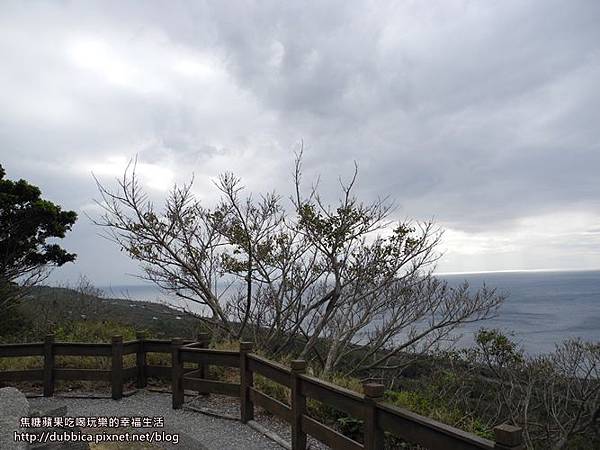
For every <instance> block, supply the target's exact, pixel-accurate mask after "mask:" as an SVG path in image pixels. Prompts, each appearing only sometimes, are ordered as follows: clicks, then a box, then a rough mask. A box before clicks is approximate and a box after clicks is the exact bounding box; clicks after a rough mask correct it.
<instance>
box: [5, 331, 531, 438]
mask: <svg viewBox="0 0 600 450" xmlns="http://www.w3.org/2000/svg"><path fill="white" fill-rule="evenodd" d="M208 342H209V336H208V335H207V334H205V333H202V334H199V335H198V337H197V339H196V340H195V341H190V340H182V339H173V340H163V339H146V338H145V336H144V334H143V333H141V332H140V333H137V334H136V339H135V340H133V341H125V342H124V341H123V338H122V337H121V336H114V337H113V338H112V342H111V343H110V344H92V343H63V342H55V341H54V336H53V335H48V336H46V338H45V340H44V342H39V343H27V344H2V345H0V358H4V357H21V356H42V357H43V359H44V365H43V368H38V369H28V370H10V371H0V381H2V382H5V381H16V382H19V381H39V382H42V383H43V392H44V396H52V395H53V394H54V386H55V383H56V381H59V380H92V381H95V380H100V381H107V382H110V384H111V394H112V398H113V399H115V400H119V399H120V398H122V396H123V385H124V383H125V382H127V381H132V380H135V382H136V387H137V388H144V387H146V384H147V379H148V378H149V377H161V378H167V379H170V380H171V391H172V406H173V408H175V409H178V408H181V407H182V406H183V404H184V391H185V390H193V391H196V392H198V393H199V394H210V393H214V394H223V395H229V396H232V397H238V398H239V399H240V417H241V420H242V422H243V423H248V422H251V421H253V420H254V409H255V407H256V406H259V407H261V408H263V409H265V410H266V411H268V412H270V413H271V414H273V415H275V416H277V417H280V418H281V419H283V420H285V421H287V422H288V423H289V424H290V426H291V429H292V437H291V440H292V442H291V447H292V449H293V450H305V449H306V441H307V435H310V436H312V437H314V438H316V439H317V440H319V441H321V442H323V443H325V444H327V445H328V446H330V447H331V448H333V449H340V450H380V449H383V441H384V436H385V434H386V433H389V434H392V435H395V436H397V437H399V438H401V439H404V440H406V441H409V442H413V443H415V444H420V445H422V446H424V447H426V448H428V449H430V450H521V449H523V448H524V446H523V440H522V436H521V429H520V428H518V427H514V426H511V425H507V424H502V425H499V426H497V427H495V428H494V435H495V442H494V441H490V440H488V439H483V438H480V437H478V436H475V435H473V434H470V433H467V432H464V431H462V430H459V429H457V428H454V427H451V426H449V425H445V424H442V423H440V422H437V421H435V420H432V419H429V418H427V417H423V416H420V415H418V414H415V413H413V412H411V411H408V410H406V409H402V408H398V407H395V406H392V405H389V404H386V403H384V402H383V396H384V387H383V385H381V384H376V383H366V384H364V385H363V392H364V394H359V393H357V392H354V391H350V390H348V389H344V388H342V387H339V386H336V385H334V384H331V383H328V382H325V381H323V380H319V379H318V378H315V377H312V376H309V375H307V374H306V373H305V372H306V362H305V361H302V360H294V361H292V362H291V366H290V367H289V368H288V367H286V366H284V365H281V364H278V363H276V362H273V361H270V360H268V359H265V358H263V357H261V356H258V355H256V354H253V353H252V343H250V342H240V349H239V351H231V350H214V349H209V348H208ZM147 353H166V354H170V355H171V366H170V367H168V366H155V365H149V364H147ZM130 354H135V355H136V359H135V361H136V365H135V366H133V367H128V368H125V367H124V366H123V356H124V355H130ZM56 355H58V356H63V355H70V356H100V357H106V358H110V360H111V369H110V370H101V369H66V368H60V367H56V365H55V356H56ZM190 365H192V366H193V367H189V366H190ZM211 365H216V366H225V367H233V368H239V371H240V383H239V384H238V383H227V382H221V381H216V380H211V379H208V378H207V374H208V370H207V369H208V366H211ZM185 366H188V367H185ZM255 374H258V375H261V376H263V377H265V378H267V379H269V380H271V381H273V382H275V383H278V384H280V385H282V386H284V387H286V388H288V389H289V391H290V398H289V404H286V403H283V402H281V401H279V400H278V399H275V398H273V397H271V396H269V395H267V394H266V393H264V392H261V391H260V390H259V389H258V388H257V387H256V386H255V383H254V379H255ZM307 399H314V400H317V401H320V402H322V403H325V404H327V405H328V406H330V407H333V408H335V409H338V410H340V411H342V412H344V413H346V414H348V415H349V416H351V417H353V418H355V419H357V420H360V421H362V423H363V426H362V430H363V433H362V434H363V436H362V440H361V441H360V442H358V441H355V440H353V439H350V438H349V437H347V436H345V435H343V434H341V433H340V432H338V431H336V430H334V429H333V428H331V427H329V426H327V425H326V424H323V423H320V422H319V421H317V420H315V419H314V418H312V417H310V416H309V415H308V411H307V407H306V404H307Z"/></svg>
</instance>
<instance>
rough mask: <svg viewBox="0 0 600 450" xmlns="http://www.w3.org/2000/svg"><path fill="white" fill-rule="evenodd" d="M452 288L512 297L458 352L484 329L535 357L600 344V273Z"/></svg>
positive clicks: (169, 300)
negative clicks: (569, 342)
mask: <svg viewBox="0 0 600 450" xmlns="http://www.w3.org/2000/svg"><path fill="white" fill-rule="evenodd" d="M435 276H437V277H439V278H440V279H443V280H446V281H448V283H449V284H450V285H454V286H456V285H458V284H460V283H462V282H463V281H467V282H468V283H469V285H470V287H471V288H472V289H477V288H479V287H481V286H483V285H484V284H485V285H486V286H487V287H488V288H494V289H497V291H498V293H500V294H503V295H506V296H507V298H506V300H505V302H504V303H503V304H502V305H501V307H500V308H499V310H498V314H497V316H496V317H493V318H490V319H487V320H485V321H480V322H476V323H473V324H468V325H465V326H463V327H461V330H460V333H461V334H462V337H461V338H460V339H459V340H458V342H457V345H458V347H466V346H470V345H472V344H473V342H474V334H475V333H476V331H477V330H478V329H479V328H481V327H485V328H497V329H500V330H501V331H503V332H504V333H506V334H509V335H511V336H512V338H513V340H515V342H516V343H517V344H518V345H519V346H520V347H521V348H523V350H524V351H525V352H527V353H530V354H540V353H548V352H551V351H552V350H553V349H554V347H555V345H556V344H559V343H560V342H562V341H564V340H565V339H573V338H580V339H583V340H587V341H596V342H597V341H600V270H598V269H581V270H580V269H571V270H548V269H543V270H510V271H480V272H461V273H456V272H454V273H440V274H435ZM99 287H100V288H101V289H102V290H103V291H104V293H105V296H106V297H110V298H125V299H129V300H145V301H151V302H160V303H166V304H169V305H180V306H181V305H186V306H187V307H188V308H189V309H191V310H192V311H194V310H196V308H195V307H194V306H195V305H193V304H190V303H187V304H186V303H185V302H182V301H181V299H180V298H177V297H174V296H172V295H168V294H166V293H165V292H163V291H161V290H160V289H159V288H157V287H156V286H154V285H153V284H151V283H144V284H120V285H110V286H99Z"/></svg>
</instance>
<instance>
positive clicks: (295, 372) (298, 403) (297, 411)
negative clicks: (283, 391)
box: [290, 359, 306, 450]
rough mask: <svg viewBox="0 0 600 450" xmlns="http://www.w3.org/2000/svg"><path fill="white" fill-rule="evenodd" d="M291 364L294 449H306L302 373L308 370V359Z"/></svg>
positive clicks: (297, 360)
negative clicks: (303, 428) (303, 422)
mask: <svg viewBox="0 0 600 450" xmlns="http://www.w3.org/2000/svg"><path fill="white" fill-rule="evenodd" d="M290 364H291V369H292V377H291V382H292V383H291V384H292V386H291V388H292V450H306V433H305V432H304V431H302V416H303V415H304V413H305V412H306V397H304V396H303V395H302V392H301V389H300V383H301V380H300V375H301V374H303V373H305V372H306V361H304V360H302V359H295V360H293V361H292V362H291V363H290Z"/></svg>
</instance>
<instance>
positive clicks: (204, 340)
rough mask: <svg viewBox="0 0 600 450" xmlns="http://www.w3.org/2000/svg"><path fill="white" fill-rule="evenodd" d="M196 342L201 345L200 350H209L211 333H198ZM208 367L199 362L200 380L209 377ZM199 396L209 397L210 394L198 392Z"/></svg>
mask: <svg viewBox="0 0 600 450" xmlns="http://www.w3.org/2000/svg"><path fill="white" fill-rule="evenodd" d="M196 340H197V341H198V342H199V343H200V345H199V346H198V347H199V348H208V343H209V342H210V334H209V333H198V335H197V336H196ZM207 369H208V367H207V366H206V364H204V363H201V362H199V363H198V378H202V379H206V377H207V375H208V370H207ZM198 395H208V392H203V391H198Z"/></svg>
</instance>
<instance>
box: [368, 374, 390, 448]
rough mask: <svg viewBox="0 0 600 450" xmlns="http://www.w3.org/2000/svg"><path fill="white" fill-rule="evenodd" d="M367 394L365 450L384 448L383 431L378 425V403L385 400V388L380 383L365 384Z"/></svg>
mask: <svg viewBox="0 0 600 450" xmlns="http://www.w3.org/2000/svg"><path fill="white" fill-rule="evenodd" d="M363 392H364V393H365V422H364V432H365V442H364V444H365V450H378V449H381V448H383V437H384V434H383V430H382V429H381V428H379V426H378V425H377V402H378V401H380V400H383V393H384V392H385V387H384V385H383V384H378V383H365V384H363Z"/></svg>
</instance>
